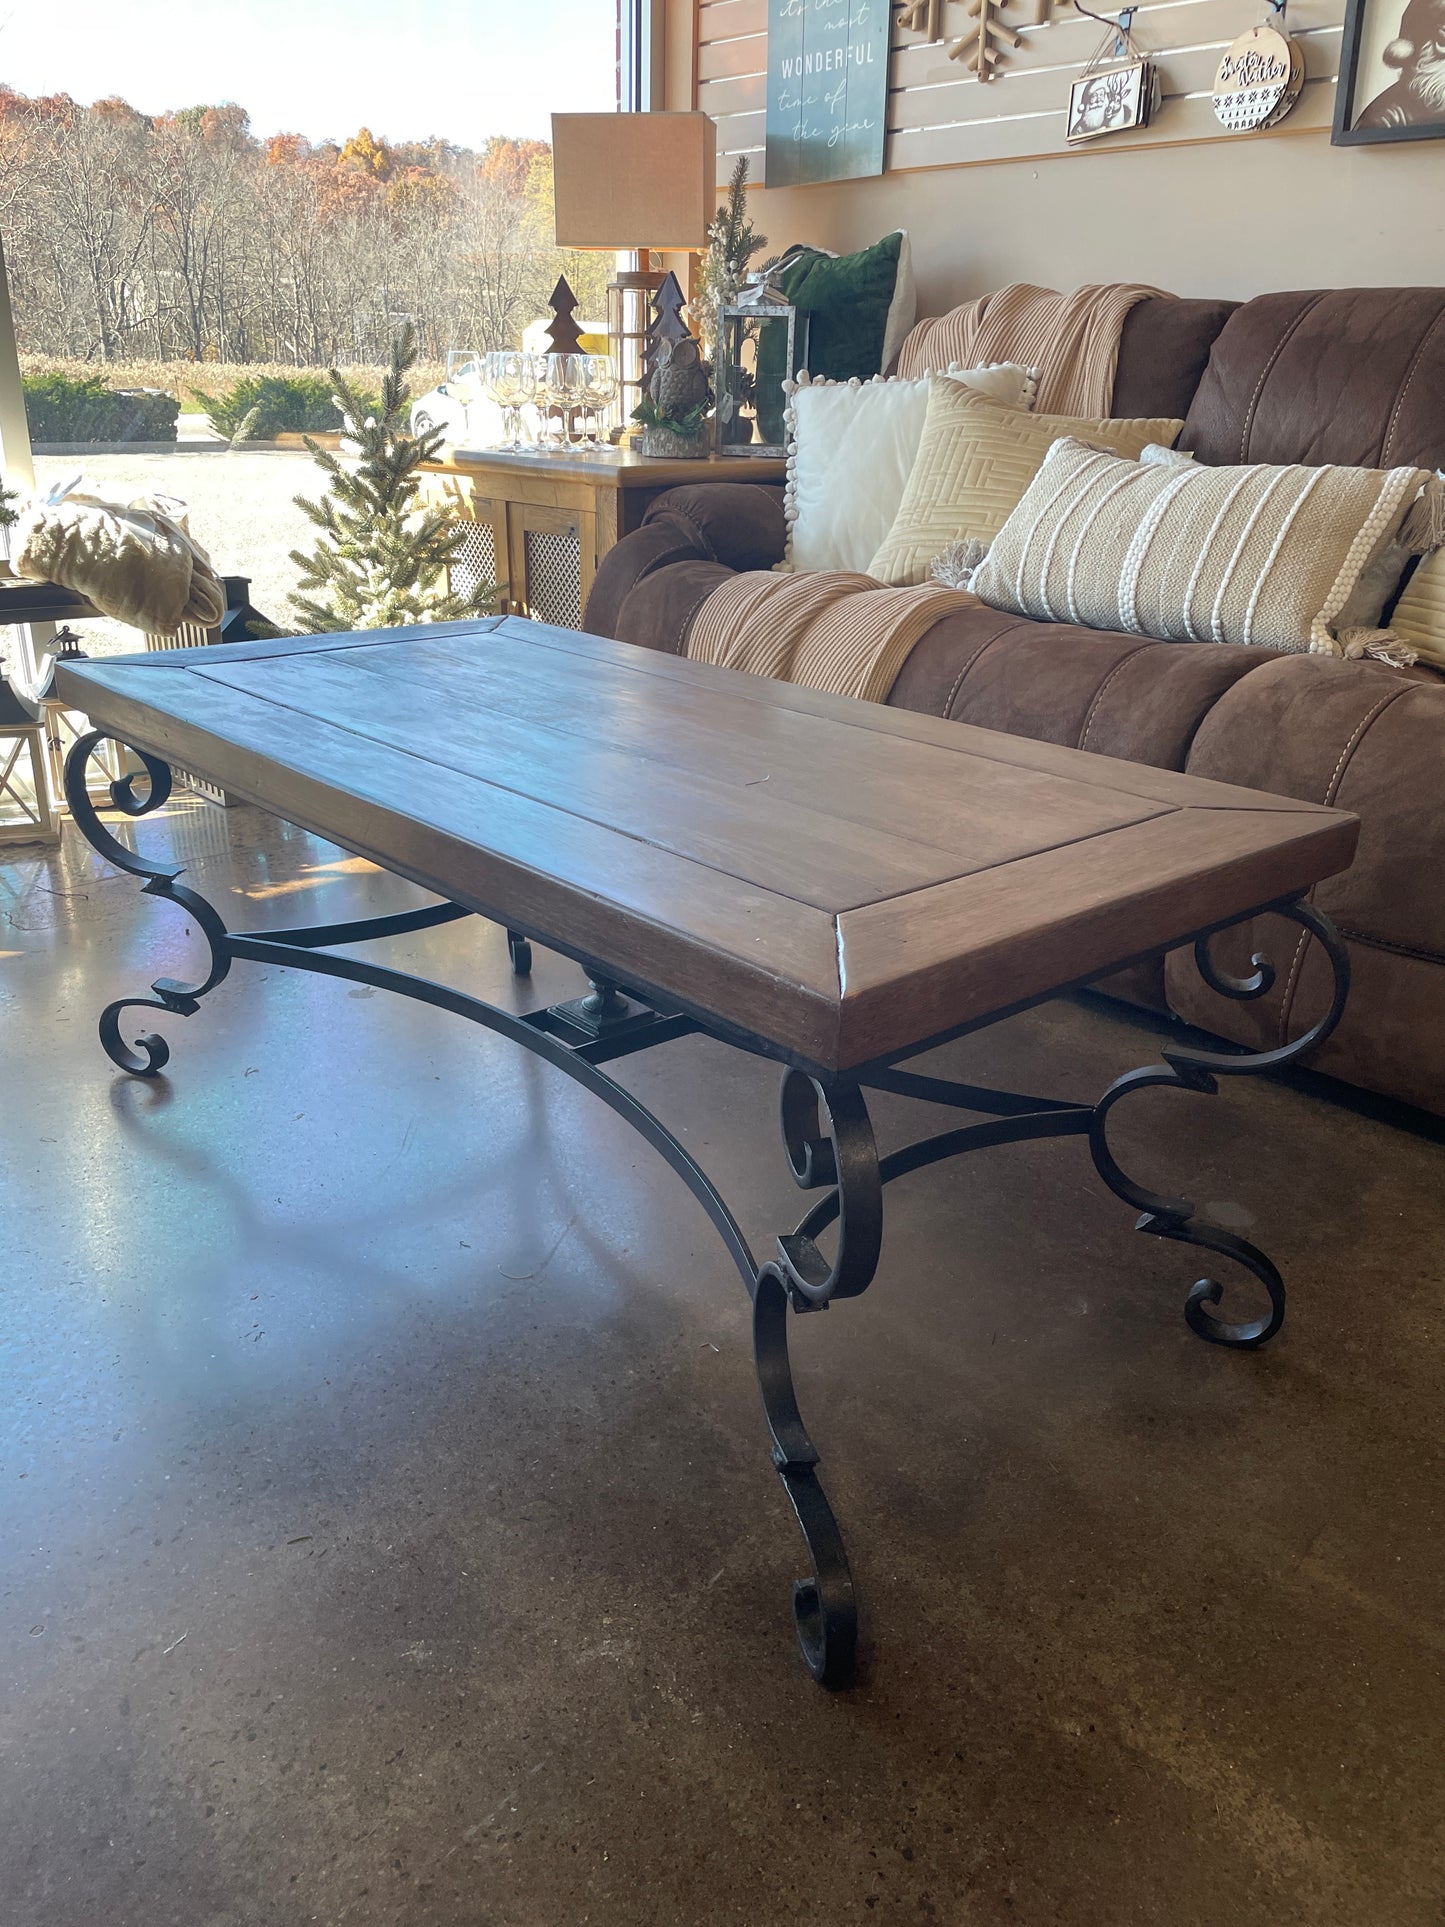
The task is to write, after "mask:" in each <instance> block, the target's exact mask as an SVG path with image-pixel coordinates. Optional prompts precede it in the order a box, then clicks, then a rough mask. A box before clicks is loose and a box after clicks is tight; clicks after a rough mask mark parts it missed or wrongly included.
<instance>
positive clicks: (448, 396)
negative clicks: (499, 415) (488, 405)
mask: <svg viewBox="0 0 1445 1927" xmlns="http://www.w3.org/2000/svg"><path fill="white" fill-rule="evenodd" d="M471 386H472V376H471V374H470V372H469V371H467V370H463V372H462V376H461V378H460V380H456V379H454V380H453V381H452V382H450V383H448V382H445V381H443V382H438V384H437V386H436V387H435V388H431V389H428V391H427V393H426V394H424V395H419V396H418V397H417V399H416V400H415V401H414V402H413V403H412V405H411V432H412V434H413V435H425V434H426V432H427V430H428V429H431V428H439V429H441V431H442V433H443V434H444V435H445V436H446V438H447V440H448V441H449V442H451V443H453V445H455V444H456V443H459V442H470V441H471V440H472V439H473V436H472V424H471V419H470V412H469V410H468V406H467V403H466V402H465V401H464V400H463V399H462V396H461V395H460V394H457V393H456V392H455V391H456V389H457V388H458V387H462V388H470V387H471ZM471 412H479V411H471ZM493 412H495V410H494V411H493Z"/></svg>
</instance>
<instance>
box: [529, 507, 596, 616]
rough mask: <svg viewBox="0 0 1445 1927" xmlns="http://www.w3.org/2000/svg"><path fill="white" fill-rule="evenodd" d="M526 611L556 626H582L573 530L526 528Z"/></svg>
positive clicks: (578, 560)
mask: <svg viewBox="0 0 1445 1927" xmlns="http://www.w3.org/2000/svg"><path fill="white" fill-rule="evenodd" d="M523 539H524V542H525V545H526V557H527V612H528V614H529V615H531V616H532V617H533V618H534V619H535V620H536V621H537V622H552V623H555V624H556V625H557V627H558V628H559V629H580V628H581V627H582V543H581V539H580V537H579V535H578V532H577V530H576V529H575V528H574V529H565V530H560V529H559V530H553V529H528V530H527V531H526V533H525V536H524V538H523Z"/></svg>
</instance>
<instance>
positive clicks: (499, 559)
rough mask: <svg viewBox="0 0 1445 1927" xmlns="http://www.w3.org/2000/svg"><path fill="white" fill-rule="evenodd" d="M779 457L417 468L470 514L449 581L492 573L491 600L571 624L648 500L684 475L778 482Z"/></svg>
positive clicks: (537, 460) (531, 453)
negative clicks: (495, 596)
mask: <svg viewBox="0 0 1445 1927" xmlns="http://www.w3.org/2000/svg"><path fill="white" fill-rule="evenodd" d="M783 474H784V464H783V463H782V462H781V461H765V460H759V459H756V458H754V457H750V456H739V457H728V456H708V457H703V458H700V459H699V460H697V461H659V460H656V459H654V458H651V457H648V456H643V455H637V454H634V453H633V452H632V451H631V450H630V449H606V450H598V451H596V452H595V453H582V452H577V453H573V454H568V455H549V454H542V453H539V452H538V451H537V450H535V449H528V450H525V451H524V452H523V453H521V454H519V455H512V454H507V453H504V452H503V451H501V450H496V451H489V452H488V453H486V454H481V455H477V456H475V457H470V456H461V455H456V456H453V457H451V458H450V459H448V460H446V461H441V462H435V463H432V464H430V465H429V466H428V467H427V468H425V469H424V470H423V471H422V492H423V495H424V497H425V498H426V499H428V500H430V501H444V502H446V503H448V504H449V505H450V507H451V509H452V512H453V513H454V514H456V515H458V516H460V517H462V518H463V519H464V520H465V521H467V522H468V523H470V524H471V527H470V529H469V530H468V534H467V539H466V541H465V542H464V543H463V545H462V548H461V551H460V553H459V554H458V557H457V559H456V561H455V562H454V563H453V564H452V585H453V587H454V588H457V589H462V588H466V587H471V586H473V585H474V584H476V583H477V582H492V583H494V584H495V585H496V587H497V588H498V590H499V591H500V592H501V593H500V600H499V602H498V610H499V612H501V613H505V614H507V615H520V616H530V617H531V618H532V619H533V620H534V621H536V622H551V623H555V624H556V625H557V626H558V627H559V628H562V629H580V628H581V627H582V611H583V610H584V609H585V608H586V606H587V597H588V594H589V592H590V590H591V588H592V578H593V576H594V575H595V574H596V573H597V565H598V563H599V562H600V561H601V559H602V557H603V556H604V555H605V554H606V553H607V551H608V550H609V549H610V548H611V547H612V545H613V543H614V542H616V541H618V540H619V539H620V538H621V537H622V536H624V535H628V534H630V533H631V531H632V530H633V529H635V528H638V527H640V526H641V523H642V518H643V516H644V515H645V514H646V512H647V508H648V505H649V504H650V503H651V502H654V501H655V500H656V499H657V497H658V496H659V495H662V494H664V493H665V492H666V491H667V490H668V489H670V488H679V487H681V486H682V484H683V483H685V482H687V483H692V482H772V483H781V482H782V480H783Z"/></svg>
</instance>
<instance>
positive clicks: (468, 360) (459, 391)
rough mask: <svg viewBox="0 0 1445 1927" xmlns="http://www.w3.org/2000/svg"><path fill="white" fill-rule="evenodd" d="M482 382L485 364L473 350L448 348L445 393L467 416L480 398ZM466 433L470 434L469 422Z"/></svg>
mask: <svg viewBox="0 0 1445 1927" xmlns="http://www.w3.org/2000/svg"><path fill="white" fill-rule="evenodd" d="M484 381H485V362H484V360H483V358H482V356H481V355H480V354H478V352H477V350H476V349H475V348H448V350H447V393H448V394H449V395H450V396H452V397H453V399H454V400H456V401H459V402H460V403H461V405H462V410H463V412H464V413H465V414H467V415H468V416H470V411H471V409H472V408H473V406H474V405H475V404H476V403H477V402H479V401H480V400H481V398H482V389H483V384H484ZM467 433H468V434H470V433H471V424H470V420H469V421H468V425H467Z"/></svg>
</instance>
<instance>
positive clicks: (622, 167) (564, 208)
mask: <svg viewBox="0 0 1445 1927" xmlns="http://www.w3.org/2000/svg"><path fill="white" fill-rule="evenodd" d="M552 180H553V188H554V193H555V197H556V219H557V245H558V247H559V248H584V249H590V250H596V251H598V252H607V253H624V252H630V253H636V254H638V255H639V256H640V257H641V259H642V260H643V262H644V263H645V262H647V261H648V259H649V256H650V255H651V254H652V253H654V252H656V253H665V252H681V251H684V250H686V251H689V252H691V251H700V250H702V249H703V248H705V247H706V246H707V227H708V223H709V221H711V219H712V217H713V211H714V203H715V201H716V199H717V128H716V126H715V125H714V123H713V122H712V121H711V120H710V119H709V118H708V116H707V115H706V114H553V116H552ZM666 278H667V277H666V274H665V273H663V272H662V271H660V270H656V269H653V268H651V267H648V266H643V267H639V268H625V269H619V270H618V271H617V272H616V273H615V274H614V275H613V278H612V280H611V281H610V282H609V283H608V287H607V337H608V347H609V349H610V350H611V353H612V356H613V359H614V361H615V362H616V364H617V374H618V383H619V387H618V401H619V407H620V411H621V415H622V419H623V421H624V422H628V421H630V420H631V419H632V411H633V409H634V408H635V407H636V406H637V404H638V403H639V402H640V401H641V399H642V392H643V383H644V381H645V380H646V378H647V373H648V369H647V329H648V323H649V321H650V319H651V313H650V310H651V305H652V297H653V295H654V294H655V293H656V292H657V290H658V289H659V288H660V287H661V286H662V284H663V282H664V281H665V280H666Z"/></svg>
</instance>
